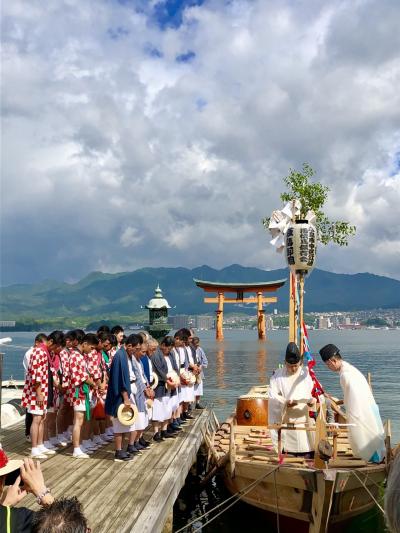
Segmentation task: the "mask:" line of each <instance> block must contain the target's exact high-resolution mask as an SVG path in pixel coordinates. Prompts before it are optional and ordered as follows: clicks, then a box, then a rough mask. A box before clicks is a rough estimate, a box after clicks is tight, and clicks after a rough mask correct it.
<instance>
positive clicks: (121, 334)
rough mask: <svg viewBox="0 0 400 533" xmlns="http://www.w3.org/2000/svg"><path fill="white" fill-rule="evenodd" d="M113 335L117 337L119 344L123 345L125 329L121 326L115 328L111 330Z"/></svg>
mask: <svg viewBox="0 0 400 533" xmlns="http://www.w3.org/2000/svg"><path fill="white" fill-rule="evenodd" d="M110 333H112V334H113V335H115V336H116V337H117V341H118V344H121V343H122V339H123V337H124V328H123V327H121V326H114V327H113V328H111V332H110Z"/></svg>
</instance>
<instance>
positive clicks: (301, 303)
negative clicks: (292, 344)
mask: <svg viewBox="0 0 400 533" xmlns="http://www.w3.org/2000/svg"><path fill="white" fill-rule="evenodd" d="M299 278H300V279H299V283H300V298H299V300H300V301H299V306H300V309H299V322H300V346H299V349H300V355H301V356H302V355H303V352H304V346H303V337H304V331H303V319H304V274H300V276H299Z"/></svg>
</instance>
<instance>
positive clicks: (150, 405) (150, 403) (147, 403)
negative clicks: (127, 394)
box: [146, 398, 154, 409]
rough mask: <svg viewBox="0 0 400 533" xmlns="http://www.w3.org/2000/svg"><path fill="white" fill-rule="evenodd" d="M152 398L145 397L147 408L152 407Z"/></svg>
mask: <svg viewBox="0 0 400 533" xmlns="http://www.w3.org/2000/svg"><path fill="white" fill-rule="evenodd" d="M153 403H154V402H153V400H152V399H151V398H147V400H146V407H147V409H151V408H152V407H153Z"/></svg>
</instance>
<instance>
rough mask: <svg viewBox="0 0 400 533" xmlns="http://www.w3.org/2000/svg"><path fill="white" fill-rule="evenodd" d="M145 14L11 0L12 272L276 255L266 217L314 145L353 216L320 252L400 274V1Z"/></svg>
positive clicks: (312, 159)
mask: <svg viewBox="0 0 400 533" xmlns="http://www.w3.org/2000/svg"><path fill="white" fill-rule="evenodd" d="M137 5H138V6H140V7H143V3H140V1H139V0H138V3H137ZM149 9H150V8H149ZM147 16H148V15H147V14H146V12H143V9H141V10H140V9H139V10H135V2H129V3H128V2H127V3H123V4H122V3H119V2H112V1H111V0H108V1H105V0H104V1H99V2H95V3H93V2H87V1H85V0H84V1H79V2H78V1H75V0H74V1H72V0H70V1H66V0H64V1H62V0H60V1H59V2H57V3H55V4H51V5H47V4H46V3H43V2H41V1H40V0H32V1H31V2H30V3H29V6H27V4H26V2H23V1H22V0H13V2H8V3H7V4H5V5H4V7H3V22H4V24H3V25H4V30H3V82H4V83H3V85H4V89H3V127H4V133H3V139H2V151H3V157H2V182H3V187H2V188H3V190H2V192H3V194H2V197H3V200H2V203H3V206H2V207H3V209H2V211H3V221H2V222H3V224H2V226H3V230H2V231H3V239H2V246H3V253H2V257H3V258H7V259H4V265H3V268H2V278H3V282H4V283H10V282H13V281H27V280H28V281H29V280H36V279H41V278H45V277H54V278H58V279H60V278H63V279H77V278H79V277H80V276H83V275H85V274H86V273H87V272H89V271H91V270H96V269H99V268H103V269H105V270H108V271H113V272H115V271H117V270H118V269H121V270H130V269H133V268H138V267H141V266H146V265H149V266H159V265H164V266H165V265H172V266H177V265H183V266H195V265H198V264H204V263H208V264H210V265H213V266H224V265H227V264H229V263H242V264H247V265H254V266H260V267H264V268H268V269H270V268H277V267H282V266H283V260H282V257H281V256H280V255H278V254H276V253H275V252H274V249H273V248H272V247H270V246H269V244H268V236H267V235H266V233H265V232H264V230H263V228H262V226H261V222H260V221H261V218H262V217H263V216H266V215H269V214H270V212H271V211H272V209H274V208H276V207H279V205H280V200H279V193H280V192H281V190H282V188H283V186H282V182H281V178H282V177H283V176H284V175H286V174H287V172H288V169H289V167H296V168H300V167H301V165H302V163H303V162H304V161H307V162H309V163H310V164H311V165H312V166H313V167H314V168H315V169H316V170H317V172H318V176H319V177H320V179H321V180H322V181H324V183H326V184H328V185H329V186H330V187H331V190H332V192H331V196H330V200H329V203H328V206H327V211H328V214H329V215H330V216H331V217H332V218H343V219H347V220H349V221H350V222H351V223H354V224H356V225H357V228H358V233H357V236H356V237H355V238H354V239H352V240H351V242H350V246H349V247H348V248H346V249H338V248H337V247H333V246H328V247H321V248H320V250H319V254H318V262H319V263H318V266H319V267H321V268H325V269H327V270H335V271H338V272H357V271H370V272H376V273H378V274H383V275H390V276H394V277H397V278H400V270H399V268H400V267H399V265H400V261H399V254H398V251H399V237H398V229H397V228H398V223H397V220H396V217H395V216H394V215H393V213H396V212H397V211H398V205H399V202H400V185H399V184H400V176H399V152H400V146H399V145H400V143H399V138H400V134H399V133H400V127H399V124H400V116H399V115H400V92H399V91H398V87H399V85H400V57H399V52H398V51H399V49H400V46H399V44H400V41H399V37H398V35H399V32H398V31H397V27H398V23H399V22H400V6H399V4H398V2H396V1H395V0H393V1H390V0H384V1H383V2H382V1H381V2H378V0H374V1H370V2H359V3H354V2H350V0H348V1H344V2H340V3H337V2H335V1H334V0H331V1H327V2H324V3H320V2H317V1H316V0H311V1H310V2H306V3H304V2H303V3H293V2H289V0H288V1H283V2H282V1H280V0H279V1H278V0H275V1H272V2H263V1H262V0H258V1H256V0H255V1H253V2H247V1H245V0H242V1H240V0H234V1H233V2H230V3H224V2H220V1H218V0H212V1H211V0H210V1H209V2H205V3H204V4H203V5H202V6H197V7H193V8H190V9H186V11H185V13H184V17H183V24H182V25H181V26H180V27H179V28H177V29H173V28H168V29H165V30H161V29H159V28H158V27H157V25H156V24H154V23H151V21H149V19H148V18H147ZM153 22H154V21H153ZM386 28H387V31H386ZM383 29H384V30H383ZM189 52H194V54H195V57H194V58H192V59H191V61H189V62H186V63H185V62H181V63H178V62H177V61H176V60H175V59H176V57H177V56H180V55H182V54H188V53H189ZM388 213H389V215H388ZM38 250H40V253H38ZM132 252H133V253H132Z"/></svg>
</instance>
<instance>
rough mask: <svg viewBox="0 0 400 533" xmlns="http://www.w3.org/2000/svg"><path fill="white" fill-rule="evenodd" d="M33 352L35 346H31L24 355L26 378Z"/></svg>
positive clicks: (23, 362)
mask: <svg viewBox="0 0 400 533" xmlns="http://www.w3.org/2000/svg"><path fill="white" fill-rule="evenodd" d="M32 352H33V346H32V348H29V350H27V351H26V352H25V355H24V359H23V361H22V364H23V366H24V370H25V378H26V374H27V372H28V368H29V362H30V360H31V355H32Z"/></svg>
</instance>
